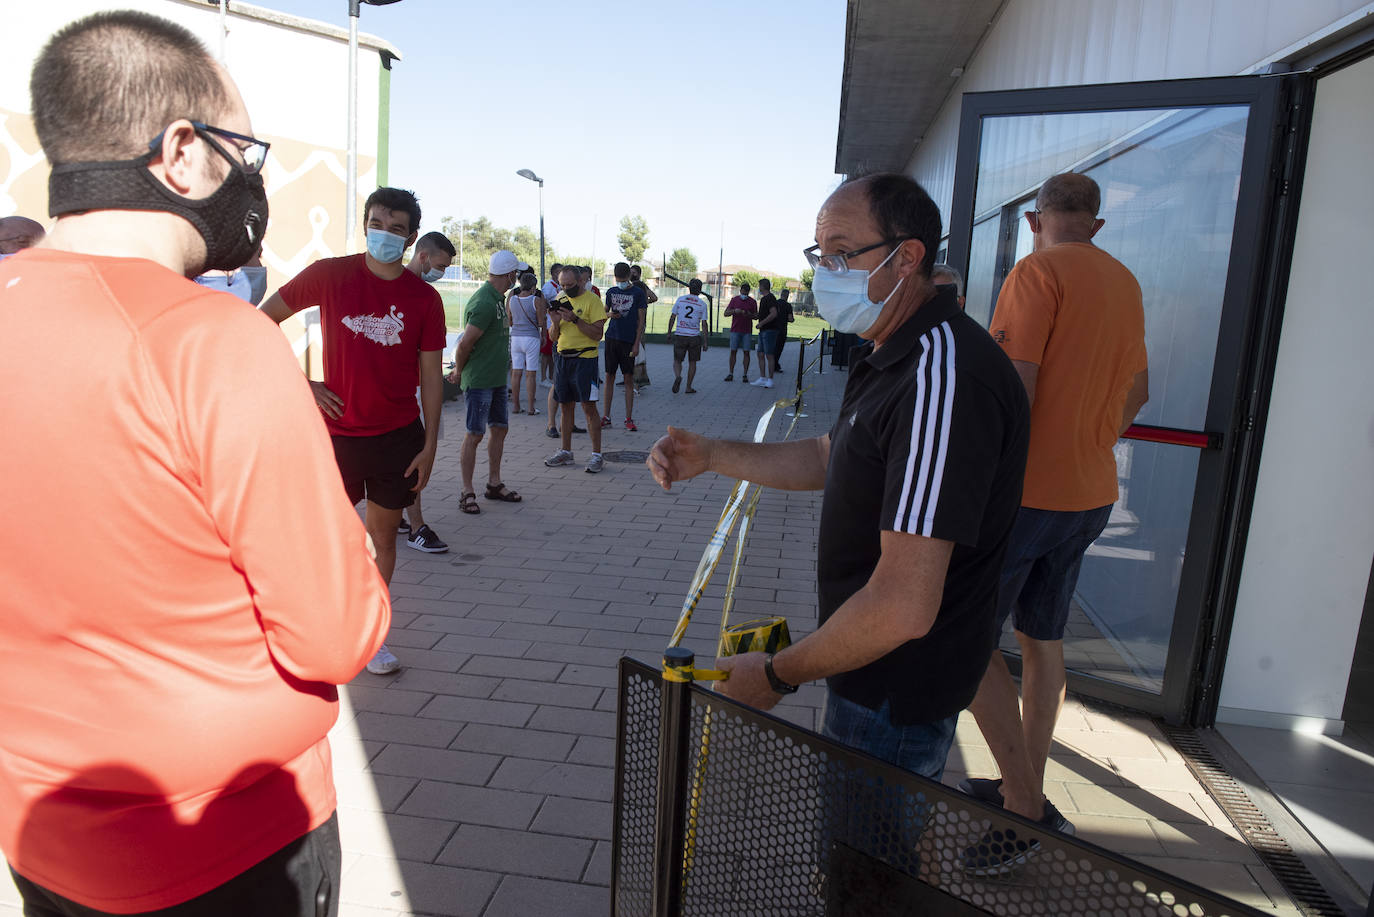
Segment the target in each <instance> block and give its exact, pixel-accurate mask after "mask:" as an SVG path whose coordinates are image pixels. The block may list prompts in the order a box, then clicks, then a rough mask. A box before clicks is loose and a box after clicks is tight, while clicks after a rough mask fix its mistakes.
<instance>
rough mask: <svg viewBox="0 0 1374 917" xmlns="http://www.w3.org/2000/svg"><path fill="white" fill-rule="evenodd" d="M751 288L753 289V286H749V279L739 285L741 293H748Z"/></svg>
mask: <svg viewBox="0 0 1374 917" xmlns="http://www.w3.org/2000/svg"><path fill="white" fill-rule="evenodd" d="M751 289H752V287H750V286H749V281H747V280H746V281H744V283H742V284H740V285H739V291H740V292H741V293H748V292H749V291H750V290H751Z"/></svg>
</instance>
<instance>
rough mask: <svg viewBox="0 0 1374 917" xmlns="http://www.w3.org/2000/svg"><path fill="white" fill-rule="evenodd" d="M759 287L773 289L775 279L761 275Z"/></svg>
mask: <svg viewBox="0 0 1374 917" xmlns="http://www.w3.org/2000/svg"><path fill="white" fill-rule="evenodd" d="M759 289H760V290H769V291H771V290H772V289H773V281H771V280H769V279H768V278H767V277H760V278H759Z"/></svg>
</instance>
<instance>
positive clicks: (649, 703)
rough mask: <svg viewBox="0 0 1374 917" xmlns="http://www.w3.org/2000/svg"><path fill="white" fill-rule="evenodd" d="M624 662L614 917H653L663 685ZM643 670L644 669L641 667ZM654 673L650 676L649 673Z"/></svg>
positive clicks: (618, 744) (613, 856)
mask: <svg viewBox="0 0 1374 917" xmlns="http://www.w3.org/2000/svg"><path fill="white" fill-rule="evenodd" d="M628 663H633V660H628V659H624V660H621V672H620V705H619V715H618V723H617V726H616V739H617V741H616V768H615V774H616V777H615V825H614V828H613V835H614V837H616V838H621V839H623V840H621V841H619V842H617V843H615V844H613V845H612V849H611V871H612V878H611V893H612V899H613V905H614V908H615V913H616V914H622V915H625V917H636V915H642V917H649V915H651V914H652V913H653V907H652V905H651V902H652V898H651V897H650V896H651V892H652V888H653V876H654V806H655V803H656V800H655V787H656V786H657V782H658V729H659V724H658V718H659V711H658V707H659V683H658V679H657V677H656V676H655V675H654V674H651V675H650V676H649V677H644V673H643V671H639V672H631V671H630V670H628V669H626V665H627V664H628ZM641 669H642V667H641ZM649 671H650V672H651V673H652V670H649Z"/></svg>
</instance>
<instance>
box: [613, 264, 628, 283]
mask: <svg viewBox="0 0 1374 917" xmlns="http://www.w3.org/2000/svg"><path fill="white" fill-rule="evenodd" d="M614 273H615V279H616V280H624V279H626V278H627V277H629V276H630V265H629V264H627V263H626V262H624V261H617V262H616V263H615V271H614Z"/></svg>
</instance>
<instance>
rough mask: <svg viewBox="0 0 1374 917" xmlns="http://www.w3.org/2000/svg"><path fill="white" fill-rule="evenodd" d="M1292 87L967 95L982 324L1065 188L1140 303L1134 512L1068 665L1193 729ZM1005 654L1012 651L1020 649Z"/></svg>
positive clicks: (1092, 567)
mask: <svg viewBox="0 0 1374 917" xmlns="http://www.w3.org/2000/svg"><path fill="white" fill-rule="evenodd" d="M1284 79H1285V78H1283V77H1234V78H1225V79H1215V80H1186V81H1177V82H1164V83H1135V84H1120V85H1112V86H1084V87H1068V88H1056V89H1042V90H1024V91H1014V92H998V93H972V94H969V95H966V96H965V97H964V107H963V121H962V124H961V132H960V145H959V162H958V167H957V172H956V180H955V190H954V204H953V207H952V211H951V214H950V238H949V260H950V262H951V263H952V264H954V265H955V266H957V267H961V268H963V269H964V271H965V277H966V278H967V287H966V289H967V305H966V308H967V310H968V312H969V314H970V315H971V316H973V317H974V318H976V319H977V320H978V321H980V322H982V323H983V324H984V325H986V324H987V323H988V322H989V320H990V319H991V317H992V314H993V310H994V309H995V308H996V303H997V297H998V295H999V293H1000V290H1001V286H1002V282H1003V280H1004V279H1005V278H1006V276H1007V274H1008V272H1010V270H1011V268H1012V267H1013V266H1014V265H1015V263H1016V262H1017V261H1018V260H1019V259H1020V258H1022V257H1024V256H1025V255H1026V254H1028V253H1029V252H1030V250H1031V233H1030V230H1029V228H1028V227H1027V225H1026V222H1025V220H1024V218H1023V216H1022V215H1023V213H1024V212H1025V211H1028V210H1033V209H1034V206H1035V205H1034V199H1035V193H1036V191H1037V190H1038V188H1039V186H1040V184H1041V183H1042V182H1043V181H1044V180H1045V179H1046V178H1048V177H1050V176H1051V175H1054V174H1057V173H1060V172H1066V171H1075V172H1082V173H1085V174H1087V175H1089V176H1091V177H1092V178H1094V179H1095V180H1096V181H1097V183H1098V185H1099V186H1100V187H1101V189H1102V209H1101V212H1100V214H1099V215H1100V216H1101V217H1102V218H1103V219H1104V220H1105V221H1106V225H1105V226H1104V228H1103V229H1102V230H1101V232H1099V233H1098V235H1097V236H1096V238H1095V239H1094V242H1095V244H1097V245H1098V246H1100V247H1101V248H1103V249H1104V250H1106V251H1107V252H1109V253H1111V254H1112V255H1114V256H1115V257H1116V258H1117V259H1119V260H1120V261H1122V262H1123V263H1124V264H1125V265H1126V266H1127V267H1128V268H1130V269H1131V271H1132V273H1134V274H1135V276H1136V278H1137V280H1139V282H1140V285H1141V289H1142V291H1143V293H1144V302H1145V316H1146V335H1147V346H1148V350H1149V361H1150V401H1149V403H1148V404H1147V405H1146V406H1145V408H1144V410H1143V411H1142V413H1141V415H1140V417H1139V418H1138V423H1139V425H1140V426H1138V427H1136V428H1134V429H1133V430H1132V431H1131V434H1129V435H1128V436H1127V437H1125V438H1123V439H1122V440H1121V441H1120V442H1118V444H1117V446H1116V449H1115V452H1116V463H1117V473H1118V482H1119V486H1120V498H1119V499H1118V501H1117V503H1116V505H1115V507H1114V508H1113V511H1112V516H1111V520H1110V522H1109V523H1108V526H1107V529H1106V531H1105V532H1104V533H1103V535H1102V537H1101V538H1100V539H1099V540H1098V541H1097V543H1096V544H1094V545H1093V547H1092V548H1091V549H1089V551H1088V554H1087V556H1086V557H1085V559H1084V563H1083V569H1082V573H1081V576H1080V578H1079V582H1078V590H1077V593H1076V595H1075V597H1074V603H1073V606H1072V612H1071V615H1070V619H1069V626H1068V630H1067V632H1066V634H1065V640H1064V652H1065V659H1066V664H1067V665H1068V668H1069V670H1070V686H1071V688H1072V689H1073V690H1076V691H1080V692H1084V693H1088V694H1092V695H1095V696H1099V697H1102V698H1104V699H1108V700H1111V701H1114V702H1117V703H1124V704H1127V705H1129V706H1132V707H1136V708H1138V709H1141V710H1144V711H1147V712H1150V713H1154V714H1158V715H1163V716H1165V717H1167V718H1169V719H1171V720H1174V721H1180V722H1181V721H1185V720H1188V719H1190V710H1191V705H1192V701H1193V698H1194V694H1195V692H1196V691H1197V690H1198V688H1199V686H1200V684H1201V681H1202V680H1203V679H1204V678H1205V677H1206V674H1205V673H1204V672H1203V668H1204V666H1203V662H1204V656H1205V653H1204V650H1205V649H1206V638H1207V635H1208V634H1211V633H1213V632H1215V630H1216V628H1214V627H1213V626H1212V625H1213V624H1214V623H1215V622H1214V620H1213V616H1214V615H1215V614H1216V613H1217V612H1218V609H1219V604H1218V603H1217V602H1216V601H1214V599H1215V598H1216V597H1217V595H1218V588H1219V587H1220V586H1221V580H1220V579H1219V575H1218V574H1219V566H1218V562H1219V559H1220V558H1222V557H1223V555H1224V554H1225V550H1224V549H1225V543H1226V539H1227V538H1228V537H1229V534H1228V530H1227V527H1226V526H1225V525H1223V524H1222V522H1223V517H1224V515H1225V512H1226V508H1227V506H1228V505H1229V503H1230V502H1231V501H1232V500H1233V499H1234V497H1235V494H1234V493H1233V490H1234V480H1235V474H1236V467H1235V457H1236V454H1237V452H1236V450H1237V448H1238V444H1239V443H1240V441H1241V436H1240V435H1239V434H1241V433H1242V432H1243V431H1244V428H1245V427H1246V426H1247V418H1246V416H1245V415H1246V410H1245V409H1244V407H1243V406H1242V405H1240V404H1239V403H1238V402H1239V400H1240V399H1238V394H1239V393H1240V392H1241V388H1242V382H1243V381H1244V378H1245V377H1246V376H1247V375H1248V371H1247V368H1248V367H1250V366H1251V364H1253V362H1254V352H1255V346H1254V341H1255V336H1256V335H1255V332H1256V329H1257V328H1259V327H1260V326H1261V325H1262V322H1261V318H1262V315H1261V313H1262V312H1263V308H1262V300H1263V299H1264V297H1263V296H1262V295H1261V292H1262V288H1263V283H1262V271H1261V270H1260V269H1259V266H1260V265H1261V264H1262V261H1263V257H1264V253H1265V252H1266V250H1267V245H1268V242H1269V235H1268V233H1266V232H1265V222H1266V220H1267V218H1268V216H1267V215H1269V214H1270V213H1271V212H1272V209H1273V199H1274V195H1275V187H1274V181H1273V178H1272V172H1273V169H1274V165H1275V162H1276V158H1277V157H1278V155H1279V153H1280V152H1281V145H1282V140H1283V137H1282V133H1283V132H1282V131H1281V130H1277V129H1276V127H1277V125H1278V124H1279V122H1281V121H1282V120H1283V118H1282V117H1281V115H1282V114H1283V113H1284V111H1285V108H1286V106H1285V101H1284V100H1285V98H1286V96H1285V91H1284V82H1283V81H1284ZM1003 647H1004V649H1007V650H1008V651H1010V652H1012V653H1014V652H1015V649H1016V643H1015V639H1014V638H1013V637H1012V636H1011V634H1010V632H1008V633H1007V634H1006V635H1005V638H1004V641H1003Z"/></svg>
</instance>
